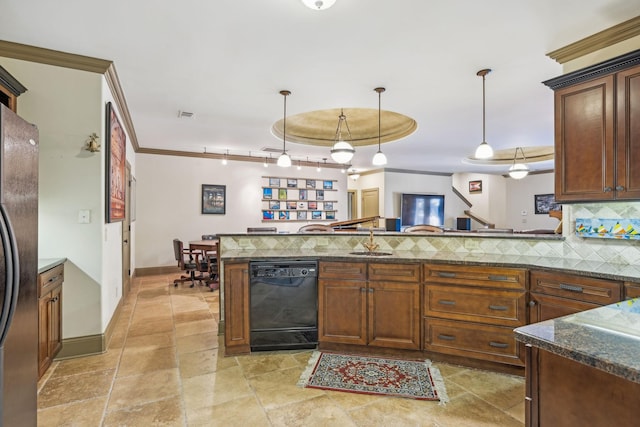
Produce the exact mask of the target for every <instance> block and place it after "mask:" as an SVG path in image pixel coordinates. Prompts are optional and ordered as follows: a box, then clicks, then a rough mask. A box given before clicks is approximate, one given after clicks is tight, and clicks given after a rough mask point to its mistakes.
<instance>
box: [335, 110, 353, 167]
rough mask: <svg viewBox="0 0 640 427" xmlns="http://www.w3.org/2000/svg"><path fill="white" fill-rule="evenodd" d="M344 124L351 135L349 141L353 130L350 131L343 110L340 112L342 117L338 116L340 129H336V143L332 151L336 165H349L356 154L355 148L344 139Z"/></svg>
mask: <svg viewBox="0 0 640 427" xmlns="http://www.w3.org/2000/svg"><path fill="white" fill-rule="evenodd" d="M343 123H344V126H345V128H346V129H347V133H348V134H349V139H351V130H350V129H349V124H348V123H347V116H345V115H344V111H343V110H340V115H339V116H338V127H337V129H336V136H335V141H336V143H335V144H334V145H333V148H332V149H331V158H332V159H333V161H335V162H336V163H341V164H345V163H349V162H350V161H351V159H352V158H353V155H354V154H355V152H356V150H355V149H354V148H353V146H352V145H351V144H349V143H348V142H347V141H345V140H344V139H343V138H342V124H343Z"/></svg>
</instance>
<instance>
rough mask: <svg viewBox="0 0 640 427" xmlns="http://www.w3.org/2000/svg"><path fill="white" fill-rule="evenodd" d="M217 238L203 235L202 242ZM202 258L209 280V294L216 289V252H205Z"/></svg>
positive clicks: (217, 278) (213, 235)
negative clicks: (205, 262) (203, 258)
mask: <svg viewBox="0 0 640 427" xmlns="http://www.w3.org/2000/svg"><path fill="white" fill-rule="evenodd" d="M217 238H218V236H217V235H215V234H203V235H202V240H215V239H217ZM204 257H205V259H206V260H207V273H209V278H208V280H207V284H208V286H209V288H210V289H211V292H213V291H215V290H216V289H218V286H219V285H218V282H219V273H218V250H217V249H216V250H214V251H206V252H205V253H204Z"/></svg>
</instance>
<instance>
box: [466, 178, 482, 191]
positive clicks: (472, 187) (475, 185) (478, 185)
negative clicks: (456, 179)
mask: <svg viewBox="0 0 640 427" xmlns="http://www.w3.org/2000/svg"><path fill="white" fill-rule="evenodd" d="M469 193H482V181H480V180H478V181H469Z"/></svg>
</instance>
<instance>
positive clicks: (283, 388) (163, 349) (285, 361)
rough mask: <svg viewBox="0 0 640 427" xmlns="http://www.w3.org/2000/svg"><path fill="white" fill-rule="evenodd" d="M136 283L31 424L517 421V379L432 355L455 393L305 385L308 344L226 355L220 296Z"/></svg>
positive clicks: (53, 374)
mask: <svg viewBox="0 0 640 427" xmlns="http://www.w3.org/2000/svg"><path fill="white" fill-rule="evenodd" d="M171 280H172V277H169V276H153V277H142V278H138V279H136V280H135V281H134V283H133V285H132V291H131V293H130V294H129V295H128V296H127V298H126V301H125V303H124V308H123V312H122V316H121V317H120V319H119V320H118V324H117V325H116V329H115V333H114V335H113V338H112V340H111V342H110V343H109V347H108V351H107V352H106V353H104V354H101V355H97V356H89V357H82V358H76V359H70V360H63V361H59V362H54V363H53V365H52V366H51V368H50V369H49V370H48V371H47V372H46V373H45V375H44V376H43V378H42V379H41V380H40V383H39V384H38V390H39V392H38V426H41V427H45V426H83V427H84V426H145V427H146V426H243V427H250V426H251V427H253V426H365V425H366V426H442V427H445V426H447V427H448V426H451V427H461V426H474V427H477V426H501V427H502V426H522V425H523V424H524V380H523V379H522V378H520V377H514V376H510V375H502V374H495V373H491V372H486V371H480V370H473V369H467V368H463V367H459V366H454V365H448V364H442V363H438V364H435V366H437V367H438V368H439V369H440V371H441V372H442V374H443V377H444V381H445V385H446V387H447V392H448V394H449V397H450V402H449V403H448V404H447V405H446V406H442V405H438V403H437V402H428V401H417V400H411V399H401V398H391V397H374V396H368V395H359V394H351V393H340V392H329V391H323V390H314V389H304V388H299V387H297V386H296V382H297V380H298V378H299V376H300V374H301V373H302V371H303V370H304V367H305V366H306V363H307V360H308V358H309V355H310V352H309V351H299V352H295V351H291V352H268V353H258V354H254V355H251V356H242V357H224V356H223V355H222V354H223V349H222V346H223V341H222V339H221V338H222V337H219V336H218V317H219V305H218V304H219V293H218V291H215V292H208V290H207V289H206V288H204V287H200V288H198V287H196V288H193V289H191V288H189V287H188V286H184V287H183V286H179V287H177V288H174V287H173V286H172V285H169V283H170V282H171Z"/></svg>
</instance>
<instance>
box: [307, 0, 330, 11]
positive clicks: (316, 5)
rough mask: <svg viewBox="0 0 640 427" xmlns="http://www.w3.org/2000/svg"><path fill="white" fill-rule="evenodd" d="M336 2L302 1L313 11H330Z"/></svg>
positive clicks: (323, 0)
mask: <svg viewBox="0 0 640 427" xmlns="http://www.w3.org/2000/svg"><path fill="white" fill-rule="evenodd" d="M335 2H336V0H302V3H304V5H305V6H307V7H308V8H309V9H313V10H325V9H329V8H330V7H331V6H333V4H334V3H335Z"/></svg>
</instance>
